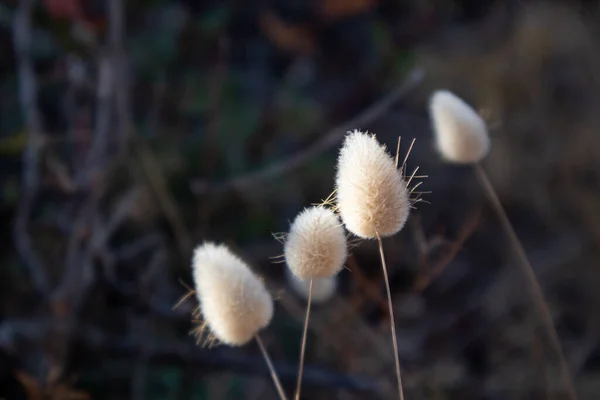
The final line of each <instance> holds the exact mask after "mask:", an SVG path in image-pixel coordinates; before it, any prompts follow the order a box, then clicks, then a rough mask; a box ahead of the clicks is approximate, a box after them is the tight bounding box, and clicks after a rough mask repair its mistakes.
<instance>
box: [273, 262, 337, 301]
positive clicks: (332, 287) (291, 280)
mask: <svg viewBox="0 0 600 400" xmlns="http://www.w3.org/2000/svg"><path fill="white" fill-rule="evenodd" d="M285 278H286V280H287V282H288V284H289V285H290V287H291V288H292V289H293V290H294V291H295V292H296V293H297V294H298V295H299V296H301V297H302V298H303V299H305V300H308V289H309V284H310V280H307V279H300V278H298V277H297V276H295V275H294V274H293V273H292V272H291V271H290V270H289V269H287V270H286V272H285ZM312 281H313V287H312V296H311V303H312V304H321V303H324V302H326V301H327V300H329V299H331V298H332V297H333V295H334V294H335V291H336V290H337V281H338V276H337V275H333V276H329V277H327V278H315V279H313V280H312Z"/></svg>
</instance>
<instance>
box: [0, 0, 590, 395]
mask: <svg viewBox="0 0 600 400" xmlns="http://www.w3.org/2000/svg"><path fill="white" fill-rule="evenodd" d="M599 5H600V2H597V1H583V0H582V1H576V0H570V1H566V0H565V1H526V0H503V1H491V0H490V1H477V0H462V1H446V0H264V1H260V2H251V1H243V0H228V1H217V0H213V1H211V0H196V1H194V0H179V1H175V0H172V1H168V0H131V1H125V0H37V1H34V0H22V1H17V0H3V1H1V2H0V42H1V44H2V45H1V46H0V87H1V88H2V96H0V163H1V165H2V167H1V169H0V182H1V185H0V189H1V191H0V213H1V214H2V218H1V219H0V221H2V227H1V228H0V235H1V237H2V239H3V240H2V241H3V243H4V245H3V246H2V257H1V258H0V262H1V266H0V275H1V276H0V282H1V287H2V289H1V290H0V307H1V308H0V398H4V399H8V400H19V399H34V400H40V399H53V400H59V399H60V400H62V399H72V400H89V399H134V400H138V399H148V400H154V399H242V400H243V399H276V398H277V397H276V393H275V391H274V389H273V385H272V382H271V381H270V378H269V376H268V372H267V370H266V368H265V365H264V361H263V359H262V358H261V357H260V353H259V351H258V348H257V347H256V345H255V343H251V344H249V345H248V346H245V347H242V348H235V349H232V348H227V347H223V346H220V347H215V348H210V349H209V348H202V347H200V346H197V345H196V343H195V338H194V337H192V336H190V335H189V332H190V331H191V329H193V327H194V324H192V322H191V319H192V317H191V313H192V311H193V309H194V308H195V307H196V306H197V303H196V301H195V299H193V298H190V299H188V300H186V301H184V302H182V303H181V304H180V305H179V306H178V307H176V308H173V306H174V305H175V304H176V303H177V301H178V300H179V299H180V298H181V297H182V296H184V295H185V294H186V293H187V292H188V288H189V287H190V285H191V284H192V280H191V273H190V259H191V251H192V249H193V246H194V245H196V244H198V243H200V242H201V241H203V240H207V239H209V240H215V241H219V242H224V243H227V244H228V245H230V246H231V247H232V249H234V250H235V251H236V252H238V253H239V254H240V255H242V256H243V257H244V258H245V259H247V260H248V261H249V262H250V263H251V264H252V266H253V268H254V270H255V271H256V272H257V273H258V274H260V275H261V276H263V277H264V279H265V282H266V283H267V285H268V287H269V288H270V289H271V291H272V293H273V294H274V296H275V298H276V312H275V317H274V319H273V322H272V324H271V325H270V327H269V328H268V329H267V330H266V331H265V332H264V333H263V340H264V341H265V344H266V346H267V348H268V349H269V351H270V353H271V356H272V358H273V359H274V361H275V365H276V368H277V369H278V371H279V372H280V374H281V378H282V380H283V382H284V385H285V386H286V389H287V391H288V393H291V392H292V391H293V388H294V386H295V378H296V369H297V363H298V353H299V346H300V338H301V333H302V324H303V318H304V310H305V305H306V303H305V299H304V298H303V297H302V295H301V293H298V292H296V291H295V290H294V288H293V287H291V286H290V284H289V282H288V281H287V278H286V273H285V270H284V269H285V266H284V265H283V264H276V263H274V262H273V260H272V257H274V256H277V255H279V254H281V253H282V246H281V244H280V243H278V242H277V241H276V240H275V239H274V238H273V237H272V233H275V232H284V231H286V230H287V229H288V227H289V222H290V221H291V220H292V219H293V218H294V216H295V215H296V214H297V213H298V212H299V211H301V210H302V209H303V208H304V207H306V206H309V205H310V204H311V203H316V202H319V201H320V200H322V199H324V198H326V197H327V196H328V195H329V194H330V192H331V190H332V186H333V179H334V175H335V157H336V154H337V149H338V148H339V145H340V143H341V138H342V137H343V135H344V133H345V132H346V131H348V130H351V129H355V128H359V129H362V130H369V131H372V132H375V133H376V134H377V135H378V138H379V139H380V141H382V142H384V143H386V144H387V145H388V147H389V148H390V149H395V148H396V143H397V140H398V137H399V136H401V137H402V150H401V156H402V157H404V155H405V154H406V152H407V150H408V147H409V145H410V143H411V141H412V140H413V139H415V144H414V146H413V148H412V151H411V154H410V157H409V158H408V161H407V165H408V171H409V172H412V171H414V170H415V169H416V168H417V167H419V170H418V173H417V175H427V178H424V179H422V181H423V183H422V185H421V186H420V188H422V190H423V191H426V192H430V193H427V194H424V195H423V198H424V199H425V200H426V201H427V202H428V203H429V204H427V203H420V204H418V207H417V209H416V210H414V212H413V213H412V216H411V218H410V220H409V223H408V224H407V226H406V228H405V229H404V230H403V231H402V232H401V233H400V234H398V235H396V236H395V237H392V238H389V239H386V240H385V242H384V246H385V250H386V255H387V258H388V260H387V261H388V268H389V271H390V276H391V280H392V292H393V298H394V307H395V312H396V324H397V330H398V331H397V333H398V340H399V346H400V348H399V352H400V362H401V365H402V369H403V380H404V388H405V394H406V398H407V399H410V400H416V399H461V400H469V399H490V400H491V399H564V398H566V397H565V396H566V395H565V392H564V388H563V386H562V383H561V379H560V373H559V367H558V365H559V364H558V362H557V357H556V354H555V353H554V352H553V351H552V348H551V346H550V344H549V340H548V335H547V332H545V331H544V330H543V329H540V328H539V326H538V324H537V323H536V321H537V319H536V315H535V309H534V307H533V306H532V302H531V300H530V297H529V295H528V290H527V287H526V282H525V281H524V279H523V277H522V276H521V274H520V272H519V270H518V266H517V265H516V264H515V260H514V257H513V255H512V252H511V251H510V247H509V245H508V242H507V240H506V239H505V235H504V234H503V232H502V230H501V229H500V225H499V223H498V220H497V219H496V218H495V216H494V214H493V212H491V210H490V207H489V204H488V202H487V201H486V199H485V197H484V196H483V195H482V191H481V188H480V186H479V185H478V184H477V180H476V179H475V175H474V173H473V171H472V169H471V168H470V167H457V166H452V165H448V164H444V163H442V162H441V161H440V159H439V156H438V155H437V153H436V152H435V150H434V147H433V144H432V132H431V127H430V121H429V117H428V112H427V101H428V98H429V96H430V94H431V93H432V91H433V90H436V89H441V88H445V89H449V90H452V91H454V92H455V93H456V94H458V95H459V96H461V97H463V98H464V99H465V100H467V101H468V102H469V103H470V104H472V105H473V106H474V107H475V108H476V109H477V110H478V111H479V112H480V113H481V114H482V115H483V116H484V117H485V119H486V121H487V122H488V124H489V126H490V135H491V139H492V143H493V144H492V150H491V154H490V155H489V157H487V158H486V159H485V160H484V168H485V169H486V170H487V172H488V173H489V175H490V177H491V179H492V181H493V184H494V185H495V187H496V189H497V190H498V192H499V195H500V198H501V201H502V202H503V204H504V205H505V207H506V209H507V212H508V214H509V217H510V219H511V220H512V222H513V223H514V225H515V228H516V230H517V233H518V235H519V237H520V238H521V240H522V242H523V244H524V246H525V248H526V250H527V253H528V255H529V257H530V259H531V262H532V264H533V266H534V269H535V272H536V275H537V276H538V278H539V280H540V282H541V285H542V287H543V290H544V292H545V294H546V298H547V300H548V303H549V305H550V308H551V310H552V316H553V319H554V323H555V325H556V327H557V330H558V333H559V336H560V339H561V342H562V344H563V346H564V350H565V353H566V357H567V359H568V362H569V367H570V369H571V371H572V375H573V378H574V380H575V385H576V388H577V392H578V395H579V398H580V399H600V312H599V310H600V308H599V305H600V295H599V293H600V291H599V290H598V288H600V270H599V268H600V266H599V264H598V260H599V258H598V248H599V246H598V245H599V244H600V176H599V173H600V170H599V167H600V165H599V162H598V159H599V155H600V137H598V127H599V126H600V112H599V110H600V90H599V89H600V76H599V75H598V71H600V59H599V56H598V49H599V45H600V43H599V39H600V30H599V26H600V25H599V24H598V22H599V21H600V7H599ZM347 267H348V269H347V270H345V271H343V272H342V273H341V274H340V276H339V279H338V281H337V283H336V285H337V289H336V290H335V291H334V293H331V296H324V298H323V301H322V302H320V303H319V304H315V305H314V307H313V310H312V313H311V322H310V329H309V337H308V349H307V361H306V362H307V364H306V368H305V375H304V384H303V398H305V399H365V398H368V399H392V398H396V397H395V390H394V361H393V352H392V347H391V341H390V338H389V320H388V318H387V305H386V303H385V289H384V286H383V279H382V276H381V268H380V264H379V258H378V253H377V249H376V246H375V243H373V242H362V243H360V244H359V245H358V246H357V247H356V248H354V249H353V251H352V256H351V257H350V258H349V260H348V263H347Z"/></svg>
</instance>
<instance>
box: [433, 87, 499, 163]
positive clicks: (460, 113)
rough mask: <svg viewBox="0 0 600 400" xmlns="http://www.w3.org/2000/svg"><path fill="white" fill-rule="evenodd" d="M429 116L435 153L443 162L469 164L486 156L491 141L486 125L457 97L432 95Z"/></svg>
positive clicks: (439, 94)
mask: <svg viewBox="0 0 600 400" xmlns="http://www.w3.org/2000/svg"><path fill="white" fill-rule="evenodd" d="M430 114H431V119H432V121H433V128H434V134H435V138H436V145H437V148H438V151H439V152H440V153H441V155H442V157H443V158H444V159H445V160H446V161H449V162H453V163H458V164H471V163H477V162H479V161H481V160H482V159H483V158H484V157H485V156H486V155H487V154H488V152H489V150H490V139H489V136H488V132H487V128H486V125H485V122H484V121H483V119H482V118H481V116H479V114H478V113H477V112H475V110H474V109H473V108H471V106H469V105H468V104H467V103H465V102H464V101H463V100H462V99H460V98H459V97H458V96H456V95H455V94H453V93H451V92H449V91H446V90H439V91H437V92H435V93H434V94H433V95H432V96H431V100H430Z"/></svg>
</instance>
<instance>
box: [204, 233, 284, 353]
mask: <svg viewBox="0 0 600 400" xmlns="http://www.w3.org/2000/svg"><path fill="white" fill-rule="evenodd" d="M193 274H194V284H195V287H196V295H197V297H198V300H199V301H200V310H201V313H202V316H203V318H204V320H205V322H206V324H207V327H208V328H209V329H210V331H211V333H212V334H213V335H214V336H215V337H216V339H218V340H219V341H220V342H222V343H224V344H227V345H230V346H242V345H245V344H246V343H248V342H249V341H250V340H252V339H253V338H254V336H255V335H256V334H257V333H258V331H260V330H261V329H263V328H265V327H266V326H267V325H269V322H270V321H271V317H272V316H273V300H272V298H271V295H270V294H269V293H268V292H267V289H266V288H265V286H264V285H263V283H262V281H261V280H260V279H259V278H258V277H257V276H256V275H255V274H254V273H253V272H252V271H251V270H250V268H248V266H247V265H246V263H244V262H243V261H242V260H241V259H240V258H238V257H237V256H235V255H234V254H233V253H231V251H229V249H228V248H227V247H226V246H224V245H219V246H218V245H215V244H213V243H204V244H203V245H201V246H199V247H198V248H197V249H196V250H195V251H194V257H193Z"/></svg>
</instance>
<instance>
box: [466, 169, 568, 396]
mask: <svg viewBox="0 0 600 400" xmlns="http://www.w3.org/2000/svg"><path fill="white" fill-rule="evenodd" d="M475 171H476V173H477V177H478V178H479V181H480V183H481V185H482V186H483V189H484V191H485V193H486V195H487V196H488V198H489V200H490V202H491V203H492V206H493V208H494V211H495V212H496V214H497V216H498V218H499V219H500V223H501V224H502V228H503V229H504V231H505V232H506V234H507V236H508V239H509V240H510V242H511V244H512V246H513V248H514V250H515V252H516V254H517V257H518V258H519V263H518V264H519V266H520V267H521V271H522V272H523V275H524V276H525V278H526V279H527V283H528V284H529V285H528V286H529V288H530V290H531V297H532V298H533V302H534V303H535V305H536V307H537V309H538V312H539V315H540V317H541V320H542V323H543V324H544V328H545V329H546V332H547V333H548V336H549V337H550V341H551V343H552V346H553V347H554V350H555V351H556V354H557V355H558V358H559V363H560V369H561V373H562V378H563V383H564V385H565V389H566V390H567V393H568V397H569V399H570V400H575V399H577V395H576V393H575V388H574V386H573V381H572V379H571V373H570V371H569V368H568V365H567V361H566V359H565V355H564V352H563V350H562V346H561V344H560V339H559V338H558V333H557V332H556V328H555V327H554V323H553V322H552V316H551V315H550V310H549V309H548V304H547V303H546V300H545V299H544V293H543V292H542V289H541V287H540V285H539V283H538V280H537V278H536V277H535V273H534V272H533V267H532V266H531V263H530V262H529V259H528V258H527V254H526V253H525V249H524V248H523V245H521V242H520V241H519V238H518V237H517V233H516V232H515V230H514V228H513V226H512V224H511V223H510V220H509V219H508V216H507V215H506V211H504V207H502V203H500V199H499V198H498V195H497V194H496V191H495V190H494V187H493V186H492V183H491V182H490V180H489V178H488V177H487V174H486V173H485V170H484V169H483V168H482V167H481V165H480V164H479V163H477V164H475Z"/></svg>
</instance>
